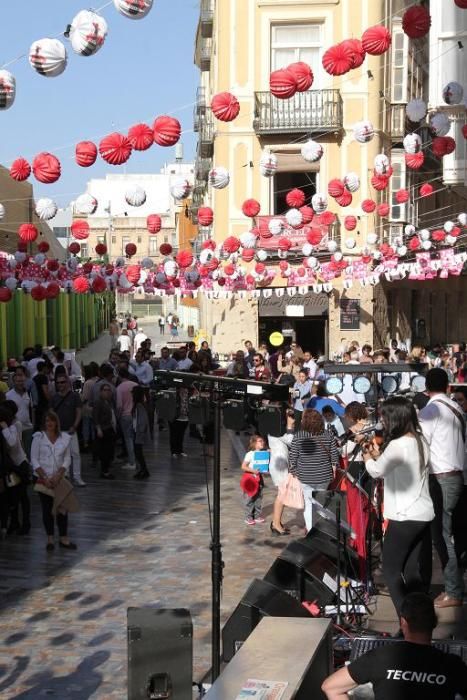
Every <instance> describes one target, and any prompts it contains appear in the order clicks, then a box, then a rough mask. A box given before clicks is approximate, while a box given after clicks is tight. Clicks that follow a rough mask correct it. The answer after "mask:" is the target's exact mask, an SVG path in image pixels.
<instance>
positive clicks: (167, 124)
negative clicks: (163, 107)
mask: <svg viewBox="0 0 467 700" xmlns="http://www.w3.org/2000/svg"><path fill="white" fill-rule="evenodd" d="M153 130H154V141H155V142H156V143H157V145H158V146H175V144H176V143H177V141H178V140H179V139H180V135H181V133H182V127H181V124H180V122H179V121H178V119H175V117H167V116H162V117H157V119H156V120H155V122H154V124H153Z"/></svg>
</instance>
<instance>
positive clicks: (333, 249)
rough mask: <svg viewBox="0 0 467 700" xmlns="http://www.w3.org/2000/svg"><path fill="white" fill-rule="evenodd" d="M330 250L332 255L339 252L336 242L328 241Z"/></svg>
mask: <svg viewBox="0 0 467 700" xmlns="http://www.w3.org/2000/svg"><path fill="white" fill-rule="evenodd" d="M328 250H329V252H330V253H335V252H336V250H337V243H336V241H328Z"/></svg>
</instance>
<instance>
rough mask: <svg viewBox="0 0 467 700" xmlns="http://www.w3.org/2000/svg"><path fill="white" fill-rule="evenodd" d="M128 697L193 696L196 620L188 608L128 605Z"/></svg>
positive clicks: (139, 699) (186, 699) (189, 699)
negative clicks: (133, 606)
mask: <svg viewBox="0 0 467 700" xmlns="http://www.w3.org/2000/svg"><path fill="white" fill-rule="evenodd" d="M127 632H128V700H143V698H144V700H147V698H170V699H171V700H192V682H193V624H192V622H191V615H190V613H189V611H188V610H185V609H183V608H178V609H175V608H174V609H170V610H169V609H159V610H158V609H156V608H128V628H127Z"/></svg>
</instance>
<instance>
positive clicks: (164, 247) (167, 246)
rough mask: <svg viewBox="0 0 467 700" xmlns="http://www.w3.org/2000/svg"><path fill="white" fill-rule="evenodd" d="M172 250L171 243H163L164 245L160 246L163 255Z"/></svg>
mask: <svg viewBox="0 0 467 700" xmlns="http://www.w3.org/2000/svg"><path fill="white" fill-rule="evenodd" d="M171 252H172V246H171V245H170V243H162V245H161V246H160V247H159V253H160V254H161V255H164V256H165V255H170V253H171Z"/></svg>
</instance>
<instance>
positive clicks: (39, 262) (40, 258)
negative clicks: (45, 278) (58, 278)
mask: <svg viewBox="0 0 467 700" xmlns="http://www.w3.org/2000/svg"><path fill="white" fill-rule="evenodd" d="M46 259H47V258H46V257H45V255H44V253H36V255H35V256H34V262H35V263H36V265H39V267H41V266H42V265H43V264H44V263H45V261H46Z"/></svg>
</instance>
